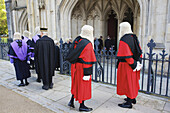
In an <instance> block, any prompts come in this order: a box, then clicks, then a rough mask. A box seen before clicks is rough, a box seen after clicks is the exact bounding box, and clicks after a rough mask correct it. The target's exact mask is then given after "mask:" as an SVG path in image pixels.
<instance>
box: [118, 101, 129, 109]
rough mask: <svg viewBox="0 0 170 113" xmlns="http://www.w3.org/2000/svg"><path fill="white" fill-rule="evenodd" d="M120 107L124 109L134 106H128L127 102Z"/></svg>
mask: <svg viewBox="0 0 170 113" xmlns="http://www.w3.org/2000/svg"><path fill="white" fill-rule="evenodd" d="M118 106H120V107H122V108H130V109H131V108H132V104H128V103H127V102H126V103H123V104H118Z"/></svg>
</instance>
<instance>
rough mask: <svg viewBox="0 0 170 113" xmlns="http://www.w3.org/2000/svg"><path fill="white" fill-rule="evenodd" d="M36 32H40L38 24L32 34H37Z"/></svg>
mask: <svg viewBox="0 0 170 113" xmlns="http://www.w3.org/2000/svg"><path fill="white" fill-rule="evenodd" d="M37 34H41V31H40V26H38V27H36V28H35V31H34V36H35V35H37Z"/></svg>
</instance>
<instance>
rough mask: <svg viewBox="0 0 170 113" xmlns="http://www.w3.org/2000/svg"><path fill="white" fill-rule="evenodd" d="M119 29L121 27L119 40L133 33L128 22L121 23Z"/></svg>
mask: <svg viewBox="0 0 170 113" xmlns="http://www.w3.org/2000/svg"><path fill="white" fill-rule="evenodd" d="M119 27H120V31H119V39H120V38H121V37H122V36H123V35H125V34H131V33H133V32H132V30H131V25H130V24H129V23H128V22H122V23H120V25H119Z"/></svg>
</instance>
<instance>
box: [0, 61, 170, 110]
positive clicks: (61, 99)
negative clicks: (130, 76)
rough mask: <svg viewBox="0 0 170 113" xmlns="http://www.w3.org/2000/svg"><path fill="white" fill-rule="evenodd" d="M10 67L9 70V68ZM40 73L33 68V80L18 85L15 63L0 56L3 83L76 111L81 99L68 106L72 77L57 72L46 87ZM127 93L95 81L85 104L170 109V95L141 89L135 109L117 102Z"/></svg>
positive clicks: (46, 104) (46, 103)
mask: <svg viewBox="0 0 170 113" xmlns="http://www.w3.org/2000/svg"><path fill="white" fill-rule="evenodd" d="M9 69H10V71H9ZM36 78H37V75H36V74H35V71H34V70H31V77H30V78H29V79H28V81H29V82H30V84H29V85H28V86H26V87H18V86H17V85H18V84H19V81H17V80H16V78H15V71H14V68H13V65H12V64H10V63H9V61H5V60H0V85H3V86H5V87H6V88H8V89H11V90H12V91H14V92H16V93H18V94H21V95H23V96H25V97H27V98H28V99H30V100H32V101H34V102H36V103H38V104H40V105H42V106H44V107H46V108H48V109H50V110H52V111H54V112H56V113H76V112H78V108H79V103H78V102H75V107H76V108H75V109H72V108H70V107H68V106H67V104H68V102H69V100H70V98H71V93H70V90H71V77H70V76H68V75H60V74H58V72H55V76H54V77H53V82H54V88H53V89H50V90H47V91H46V90H43V89H42V83H37V82H36ZM124 98H125V96H119V95H117V94H116V87H115V86H113V85H106V84H102V83H95V82H92V99H90V100H87V101H86V102H85V104H86V105H87V106H90V107H92V108H93V111H92V112H94V113H170V99H169V98H161V97H156V96H153V95H147V94H143V93H139V95H138V97H137V104H135V105H134V106H133V108H132V109H125V108H120V107H118V106H117V104H119V103H122V102H124V100H123V99H124Z"/></svg>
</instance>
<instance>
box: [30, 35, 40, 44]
mask: <svg viewBox="0 0 170 113" xmlns="http://www.w3.org/2000/svg"><path fill="white" fill-rule="evenodd" d="M32 39H33V40H34V42H35V43H36V41H37V40H38V39H40V38H39V36H38V35H35V36H33V37H32Z"/></svg>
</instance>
